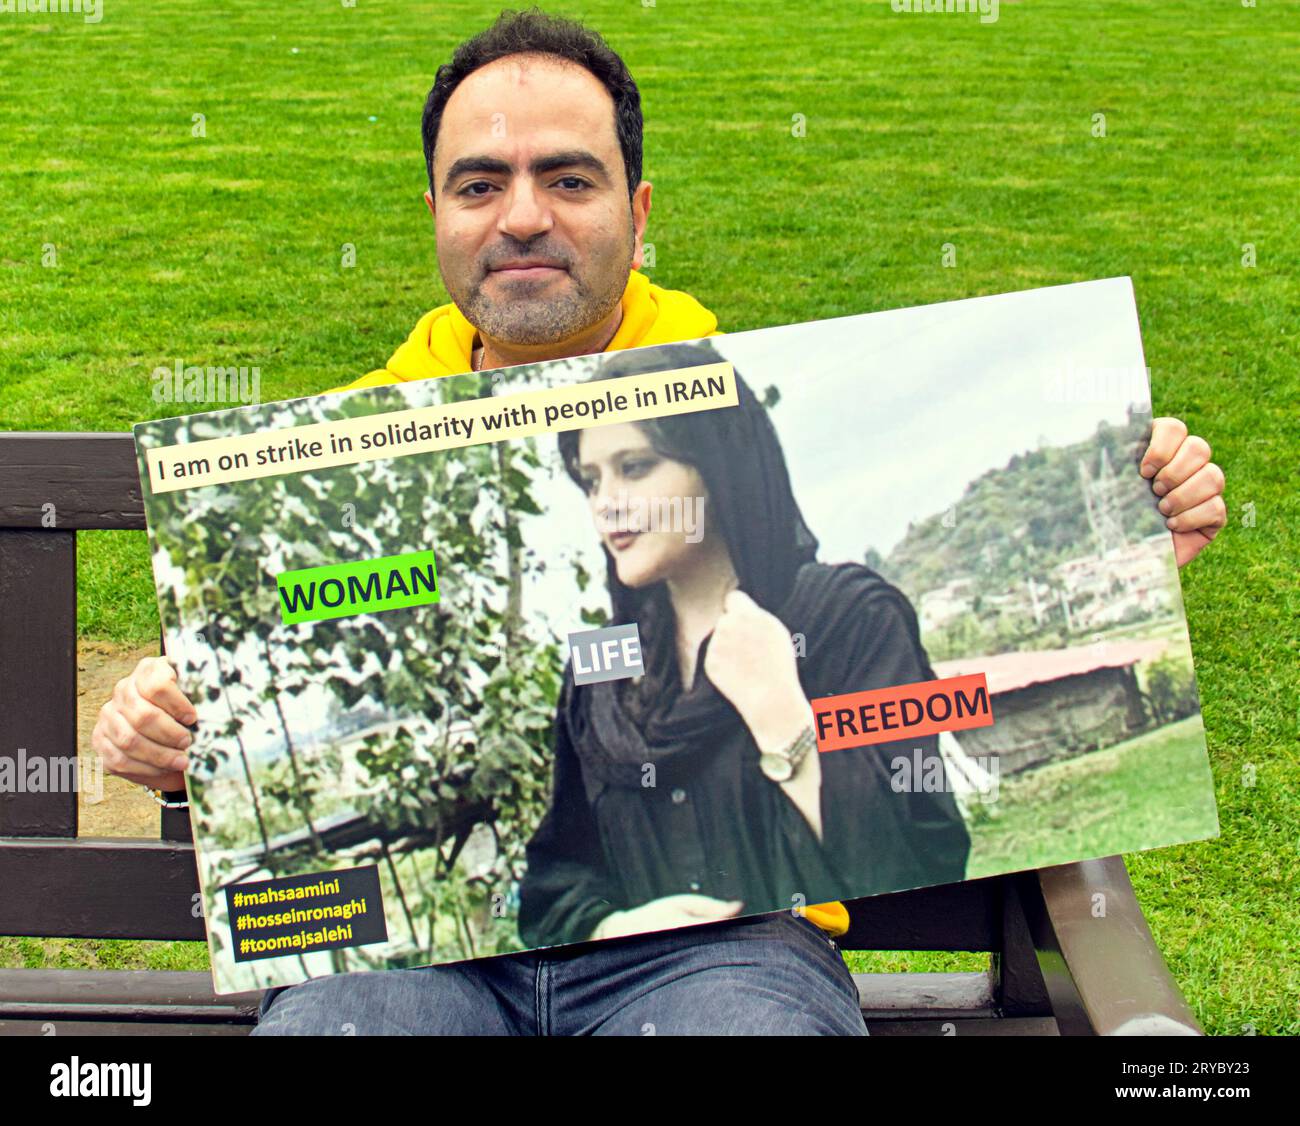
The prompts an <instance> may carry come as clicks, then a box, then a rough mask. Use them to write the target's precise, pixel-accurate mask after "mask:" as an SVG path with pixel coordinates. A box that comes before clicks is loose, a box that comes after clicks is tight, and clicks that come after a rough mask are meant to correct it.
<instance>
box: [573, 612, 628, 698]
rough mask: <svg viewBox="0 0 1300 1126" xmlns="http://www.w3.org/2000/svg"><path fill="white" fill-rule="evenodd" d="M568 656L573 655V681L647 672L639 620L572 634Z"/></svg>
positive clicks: (620, 676) (592, 682) (584, 682)
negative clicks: (642, 660) (637, 624)
mask: <svg viewBox="0 0 1300 1126" xmlns="http://www.w3.org/2000/svg"><path fill="white" fill-rule="evenodd" d="M569 656H570V657H571V658H572V659H573V683H574V684H599V683H600V682H601V681H603V680H625V679H626V678H627V677H629V676H640V675H641V674H642V673H643V672H645V666H644V665H643V664H642V662H641V635H640V634H638V633H637V629H636V622H632V623H631V624H630V625H626V626H606V627H605V628H604V629H588V630H583V631H582V632H581V633H571V634H569Z"/></svg>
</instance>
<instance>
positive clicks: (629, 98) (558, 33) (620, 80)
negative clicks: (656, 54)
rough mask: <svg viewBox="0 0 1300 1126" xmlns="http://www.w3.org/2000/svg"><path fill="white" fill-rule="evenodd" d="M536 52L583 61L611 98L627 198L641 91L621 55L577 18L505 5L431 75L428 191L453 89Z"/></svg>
mask: <svg viewBox="0 0 1300 1126" xmlns="http://www.w3.org/2000/svg"><path fill="white" fill-rule="evenodd" d="M526 52H539V53H541V54H546V55H552V56H555V57H556V58H560V59H566V60H568V61H569V62H572V63H577V64H578V65H579V66H582V67H585V68H586V69H587V70H589V71H590V72H591V73H592V74H593V75H595V76H596V77H597V78H598V79H600V81H601V83H602V84H603V85H604V87H605V89H606V90H608V91H609V96H610V97H611V98H613V99H614V130H615V132H616V133H617V135H618V144H619V148H621V149H622V150H623V168H624V170H625V171H626V172H627V194H628V199H629V201H630V200H631V198H632V195H633V193H634V192H635V191H636V186H637V185H638V184H639V183H640V182H641V139H642V120H641V92H640V91H639V90H638V89H637V86H636V83H635V82H634V81H633V80H632V75H631V73H630V72H629V71H628V69H627V66H626V65H625V64H624V62H623V60H622V59H621V58H619V56H618V55H617V54H616V53H615V52H614V50H613V49H612V48H611V47H610V46H609V44H608V43H606V42H605V40H604V39H602V38H601V36H600V35H599V33H597V32H595V31H592V30H590V29H589V28H586V27H583V26H582V24H580V23H578V22H577V21H576V20H570V19H565V18H563V17H562V16H550V15H547V14H546V13H545V12H543V11H541V10H539V9H538V8H536V7H533V8H532V9H530V10H529V11H526V12H517V11H513V10H510V9H507V10H505V11H503V12H502V13H501V15H500V16H498V17H497V20H496V22H495V23H493V24H492V26H491V27H488V28H486V29H485V30H483V31H480V32H479V33H478V34H477V35H475V36H474V37H473V38H472V39H467V40H465V42H464V43H462V44H461V45H460V46H459V47H457V48H456V50H455V52H454V53H453V54H452V56H451V62H449V63H444V64H443V65H442V66H440V67H439V68H438V73H437V74H436V75H435V76H434V80H433V88H432V89H431V90H430V91H429V97H428V100H427V101H426V102H425V103H424V116H423V118H422V119H421V122H420V127H421V131H422V132H423V134H424V163H425V165H426V167H427V168H428V170H429V191H431V192H434V194H435V195H436V194H437V193H436V189H435V188H434V183H433V153H434V148H435V146H436V145H437V142H438V126H439V124H440V123H441V121H442V111H443V109H444V108H445V107H446V105H447V100H448V99H449V98H450V97H451V95H452V92H453V91H454V90H455V89H456V87H457V86H459V85H460V84H461V82H463V81H464V80H465V79H466V78H467V77H469V75H471V74H473V73H474V71H476V70H478V69H479V67H482V66H486V65H487V64H488V63H491V62H495V61H496V60H497V59H503V58H505V57H506V56H508V55H518V54H523V53H526Z"/></svg>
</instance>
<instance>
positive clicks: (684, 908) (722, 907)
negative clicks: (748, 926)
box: [591, 894, 745, 938]
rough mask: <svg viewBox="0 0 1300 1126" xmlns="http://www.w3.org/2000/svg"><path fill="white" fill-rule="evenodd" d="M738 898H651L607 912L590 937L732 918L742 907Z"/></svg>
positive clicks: (672, 896) (628, 933)
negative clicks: (643, 902) (625, 909)
mask: <svg viewBox="0 0 1300 1126" xmlns="http://www.w3.org/2000/svg"><path fill="white" fill-rule="evenodd" d="M744 906H745V904H744V903H743V902H742V901H741V900H739V899H732V900H725V899H713V898H712V897H710V896H707V895H687V894H682V895H665V896H664V897H663V898H661V899H652V900H651V901H650V902H649V903H645V904H642V905H641V906H640V907H633V908H632V909H631V910H630V911H615V912H614V913H613V914H612V915H606V916H605V918H604V919H602V920H601V921H600V925H599V926H598V927H596V929H595V931H594V932H593V933H592V936H591V937H592V938H623V937H625V936H628V935H634V934H646V933H647V932H648V931H663V930H671V929H672V928H674V927H689V926H696V925H698V924H700V923H716V922H720V921H721V920H723V919H732V918H735V916H736V915H738V914H739V913H740V912H741V910H743V908H744Z"/></svg>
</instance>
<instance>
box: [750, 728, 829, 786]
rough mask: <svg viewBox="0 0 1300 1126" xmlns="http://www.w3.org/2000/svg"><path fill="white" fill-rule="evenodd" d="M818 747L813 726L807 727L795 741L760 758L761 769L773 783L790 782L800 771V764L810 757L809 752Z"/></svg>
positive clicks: (761, 755)
mask: <svg viewBox="0 0 1300 1126" xmlns="http://www.w3.org/2000/svg"><path fill="white" fill-rule="evenodd" d="M816 745H817V737H816V736H815V735H814V734H813V729H812V724H809V725H808V726H807V727H805V728H804V729H803V730H802V731H801V732H799V734H798V735H796V736H795V738H794V741H793V742H792V743H790V744H788V745H787V746H785V747H783V748H782V749H781V750H779V751H769V752H768V753H767V754H760V755H759V757H758V765H759V768H760V769H761V770H762V771H763V773H764V774H766V775H767V776H768V777H769V778H770V779H772V781H773V782H788V781H789V780H790V779H791V778H793V777H794V776H795V774H796V773H797V771H798V770H799V765H800V763H802V762H803V760H804V759H805V758H807V757H808V752H809V751H811V750H812V749H813V748H814V747H815V746H816Z"/></svg>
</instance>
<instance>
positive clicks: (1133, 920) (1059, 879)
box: [1019, 856, 1204, 1036]
mask: <svg viewBox="0 0 1300 1126" xmlns="http://www.w3.org/2000/svg"><path fill="white" fill-rule="evenodd" d="M1019 879H1020V881H1021V883H1020V889H1019V890H1020V895H1021V899H1022V902H1023V904H1024V907H1025V916H1026V919H1027V921H1028V922H1029V927H1030V932H1031V933H1032V935H1033V940H1034V949H1035V953H1036V954H1037V957H1038V965H1039V969H1040V970H1041V971H1042V974H1043V980H1044V981H1045V983H1046V985H1047V991H1048V994H1049V996H1050V997H1051V1000H1052V1009H1053V1011H1054V1013H1055V1015H1056V1019H1057V1024H1058V1026H1059V1027H1060V1030H1061V1033H1062V1034H1063V1035H1097V1036H1170V1035H1174V1036H1203V1035H1204V1030H1203V1029H1202V1028H1201V1026H1200V1024H1199V1023H1198V1022H1197V1020H1196V1017H1195V1016H1194V1015H1193V1013H1192V1010H1191V1008H1190V1007H1189V1006H1188V1004H1187V1001H1186V1000H1185V999H1184V997H1183V995H1182V993H1181V992H1180V991H1179V989H1178V984H1177V983H1176V982H1175V981H1174V979H1173V975H1172V974H1170V972H1169V968H1168V967H1167V966H1166V965H1165V961H1164V958H1163V957H1162V956H1161V954H1160V950H1159V948H1158V947H1157V946H1156V943H1155V939H1154V938H1152V936H1151V929H1150V928H1149V927H1148V926H1147V921H1146V919H1145V918H1144V917H1143V915H1142V909H1141V908H1140V907H1139V906H1138V902H1137V898H1136V897H1135V896H1134V894H1133V884H1132V882H1131V881H1130V880H1129V876H1128V870H1127V869H1126V868H1125V867H1124V860H1123V858H1122V857H1119V856H1108V857H1105V858H1103V859H1100V860H1084V861H1080V862H1078V863H1075V864H1062V865H1059V866H1057V867H1053V868H1040V869H1038V870H1037V871H1033V872H1025V873H1023V874H1022V875H1021V876H1020V877H1019Z"/></svg>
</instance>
